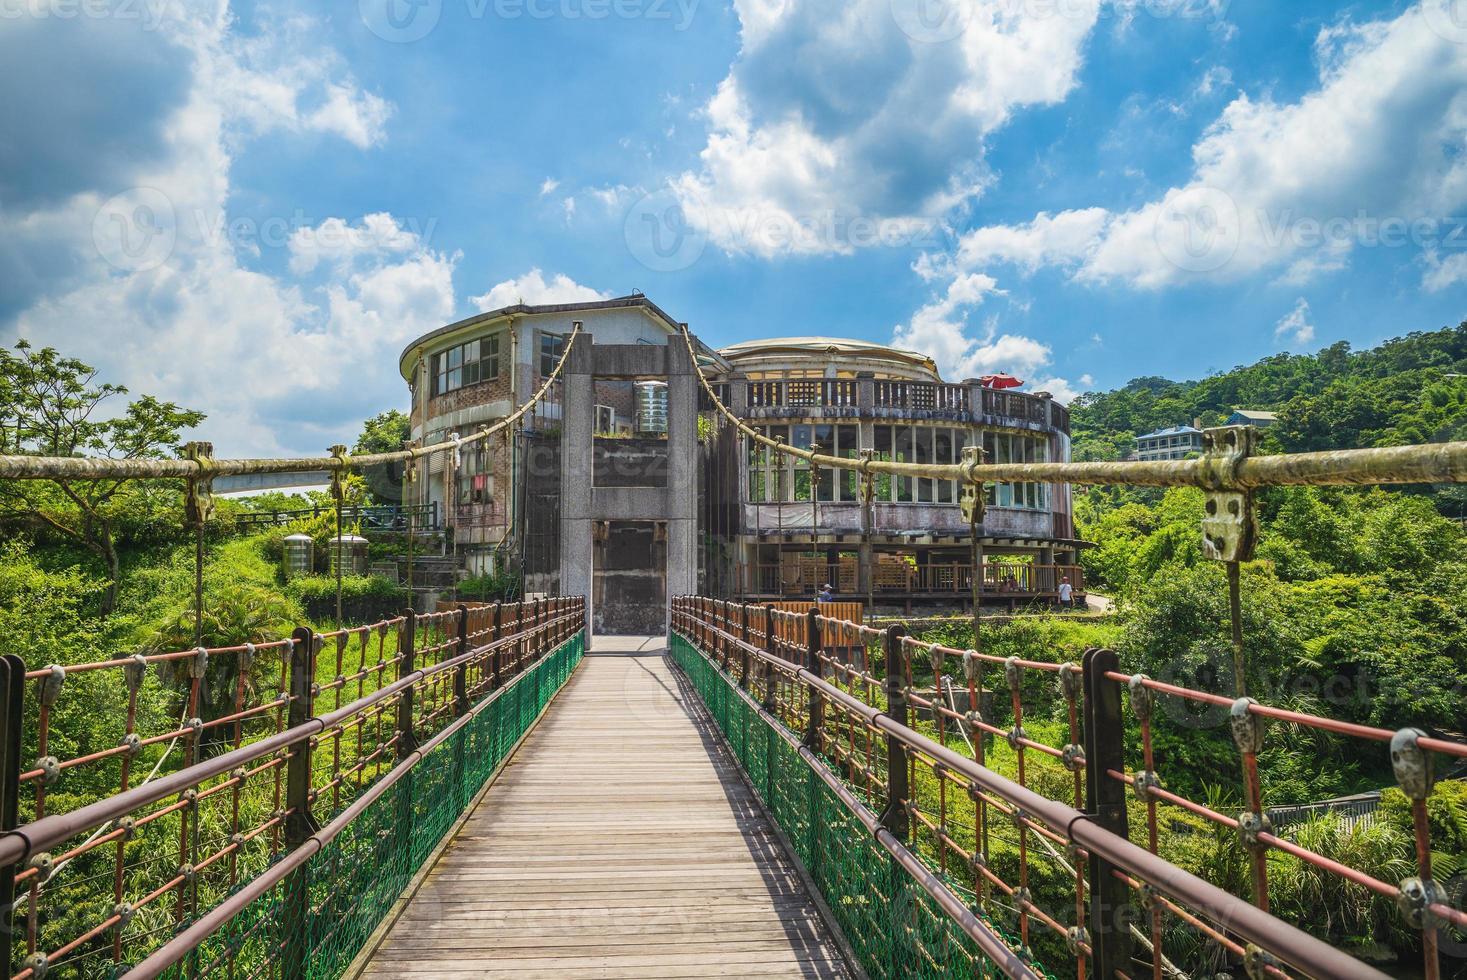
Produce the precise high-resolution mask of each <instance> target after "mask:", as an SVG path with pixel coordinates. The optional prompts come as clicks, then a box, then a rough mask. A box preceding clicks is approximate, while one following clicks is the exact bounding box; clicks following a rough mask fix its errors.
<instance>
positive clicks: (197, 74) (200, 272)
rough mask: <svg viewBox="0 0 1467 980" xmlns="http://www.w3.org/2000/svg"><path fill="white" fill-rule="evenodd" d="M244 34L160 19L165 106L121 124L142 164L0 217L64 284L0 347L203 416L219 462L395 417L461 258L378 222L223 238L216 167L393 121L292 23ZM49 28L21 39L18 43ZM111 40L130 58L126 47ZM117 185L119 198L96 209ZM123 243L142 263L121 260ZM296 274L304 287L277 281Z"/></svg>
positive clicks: (379, 216)
mask: <svg viewBox="0 0 1467 980" xmlns="http://www.w3.org/2000/svg"><path fill="white" fill-rule="evenodd" d="M69 26H70V25H67V24H61V25H59V28H57V29H58V30H61V29H65V28H68V27H69ZM252 26H254V27H257V28H258V30H255V31H252V32H250V33H248V35H247V36H246V35H245V34H244V33H242V32H240V31H239V30H238V25H237V24H236V23H235V20H234V16H233V14H232V13H231V12H230V11H229V10H228V9H227V8H226V7H225V6H224V5H222V4H220V5H218V6H208V5H204V6H191V7H186V8H185V7H173V8H169V9H168V12H167V15H166V17H165V18H164V19H163V20H162V21H161V22H160V23H159V25H158V33H157V34H156V35H153V36H152V37H153V38H154V39H156V37H158V36H161V37H163V38H165V43H166V44H167V45H168V46H169V50H171V51H177V52H181V57H179V58H178V59H177V71H178V72H179V73H180V75H181V77H178V78H176V79H172V80H171V81H173V82H174V83H175V84H176V87H177V88H179V89H180V90H181V91H182V93H183V96H182V100H181V102H180V103H178V104H173V103H169V104H165V105H163V106H162V107H161V108H160V109H159V113H160V114H159V115H158V117H157V118H151V119H150V118H139V119H134V120H132V121H131V124H132V125H135V126H138V127H140V128H142V127H156V128H157V129H158V130H159V131H160V133H161V138H160V140H159V143H160V145H161V146H162V147H163V148H164V149H163V151H162V152H161V153H159V154H158V155H157V156H156V157H155V158H152V159H149V160H147V161H145V162H142V163H137V162H135V161H133V160H131V159H127V158H120V159H116V160H114V161H113V163H112V165H111V167H110V169H109V170H108V171H107V173H106V174H105V178H106V183H103V184H100V185H99V186H96V187H90V188H87V189H83V190H79V191H76V192H74V193H71V194H70V196H68V197H67V198H66V199H64V200H63V201H61V202H59V203H56V202H51V203H41V204H38V205H35V206H33V207H32V208H31V209H29V210H25V211H22V210H20V209H18V208H16V207H14V206H13V205H12V206H11V207H8V208H7V209H6V210H5V211H4V212H0V239H4V240H6V241H7V242H8V243H10V244H11V245H13V246H14V247H17V248H19V249H21V250H22V253H23V254H24V252H26V251H32V252H35V253H37V254H47V255H60V256H65V257H66V262H67V270H68V271H67V275H66V276H65V277H64V278H57V279H53V280H50V281H47V282H45V283H44V284H43V285H42V289H41V290H40V292H39V294H38V298H35V299H34V300H33V301H31V302H29V303H28V304H27V305H26V306H25V307H24V308H23V309H22V310H21V311H20V312H19V313H18V314H16V316H15V318H14V320H13V322H12V323H10V324H8V325H7V326H6V328H5V332H6V333H7V334H10V335H12V336H25V337H27V338H29V339H31V340H33V341H35V342H37V343H43V344H50V345H53V346H56V347H58V348H60V349H62V350H64V351H65V352H67V353H69V354H73V355H75V356H78V357H81V358H83V359H84V360H87V361H90V362H92V363H95V364H96V365H97V366H98V367H99V368H100V369H101V370H102V372H103V375H104V377H106V378H108V379H109V380H116V381H119V382H122V383H125V384H127V385H128V386H129V387H131V388H132V389H133V390H134V391H139V392H152V393H157V394H160V395H163V396H165V397H167V398H169V399H172V400H175V401H178V402H179V403H181V404H183V405H186V406H188V407H191V408H198V409H201V410H203V411H205V412H207V413H208V415H209V418H208V420H207V421H206V422H205V423H204V425H203V426H202V427H201V429H200V431H199V437H201V438H206V439H211V440H213V441H214V442H215V443H216V446H217V448H218V451H219V452H221V453H222V454H225V455H253V454H279V453H291V454H295V453H312V454H315V453H321V452H324V450H325V448H326V447H327V446H329V445H330V444H331V443H333V442H336V441H342V440H344V439H345V440H349V438H350V437H351V435H352V433H353V432H354V431H355V429H356V428H357V426H358V425H359V424H360V420H361V419H362V418H363V417H365V416H366V415H367V414H369V413H372V412H376V411H380V410H381V408H382V406H383V405H384V404H394V403H400V402H401V401H403V400H405V399H404V394H405V393H404V391H403V387H402V382H401V379H400V378H397V377H396V371H395V357H394V356H393V355H395V354H396V352H397V350H398V349H400V347H401V345H402V344H403V343H405V342H406V341H407V340H409V339H411V338H412V337H413V336H416V335H418V334H420V333H422V332H424V331H426V330H428V329H430V328H432V327H434V326H437V325H440V324H442V323H443V322H445V321H446V320H449V319H452V318H453V314H454V309H455V305H456V304H455V299H454V293H453V288H452V276H453V272H454V269H455V267H456V265H457V263H458V261H459V256H458V255H456V254H454V255H447V254H443V253H440V252H436V251H434V250H433V249H432V248H431V247H430V246H429V244H428V242H427V232H426V230H424V229H419V228H415V227H414V226H413V225H412V223H410V222H404V221H400V220H398V219H396V218H394V217H393V216H392V215H390V214H387V213H375V214H369V215H366V216H364V217H362V218H360V219H358V220H356V221H350V220H347V219H345V218H340V217H328V218H325V219H324V220H321V221H319V222H317V223H316V224H314V225H310V226H304V225H300V224H299V220H298V218H297V217H296V216H294V215H293V216H291V217H286V216H284V215H281V216H278V217H276V218H270V219H266V222H267V223H277V224H278V229H277V231H276V232H275V235H276V236H277V237H276V238H275V239H274V240H271V235H270V229H269V228H268V227H267V225H266V224H264V223H262V225H261V226H259V227H256V228H254V229H253V233H252V234H250V235H248V236H247V237H241V236H240V234H239V232H238V231H237V226H236V222H235V221H233V220H226V219H225V216H228V215H230V214H231V211H230V194H231V179H230V175H231V169H232V165H233V155H234V154H235V153H237V152H239V151H240V150H241V149H242V148H243V146H244V144H245V142H246V141H247V140H248V139H250V138H251V137H253V136H257V135H259V134H262V133H270V134H271V137H272V138H273V139H282V138H286V137H288V136H289V135H291V134H308V133H309V134H320V135H324V136H328V137H331V138H340V139H342V140H345V141H346V142H348V143H350V144H352V145H354V146H358V147H364V146H368V145H372V144H375V143H377V142H380V140H381V139H382V138H384V129H383V123H384V122H385V120H386V118H387V116H388V113H389V111H390V107H389V106H388V105H387V103H386V102H384V101H383V100H381V99H380V98H378V97H376V96H374V95H371V94H369V93H365V92H363V91H362V90H361V89H360V88H359V87H357V86H356V84H355V83H354V82H353V81H352V80H351V77H350V75H349V73H348V72H346V71H345V70H344V69H343V67H342V65H341V61H340V58H339V56H337V55H336V54H335V53H334V52H332V51H330V50H329V49H327V48H323V47H321V46H320V45H319V43H318V41H317V40H316V37H315V34H313V33H312V32H311V30H310V29H309V22H307V21H304V20H302V19H291V20H286V21H279V22H270V21H267V22H264V23H260V24H257V25H252ZM49 29H51V25H49V24H42V25H40V26H38V27H36V28H35V31H36V32H37V36H36V37H35V38H34V40H36V41H37V42H38V43H39V42H40V41H44V40H46V39H47V38H48V37H52V36H51V35H48V34H46V33H45V32H46V31H47V30H49ZM60 38H61V39H62V40H64V38H65V35H60ZM53 39H54V38H53ZM113 42H114V43H115V44H120V45H126V44H129V43H142V41H141V39H140V38H133V37H131V36H129V35H127V34H126V33H119V34H117V35H116V36H114V37H113ZM150 43H155V40H154V41H151V42H150ZM57 138H75V134H74V133H62V134H60V135H59V136H58V137H57ZM118 186H122V187H128V186H131V187H132V190H130V191H127V192H126V193H124V194H123V195H121V196H119V197H117V198H112V199H111V200H108V198H109V196H110V195H111V194H112V192H113V189H115V188H116V187H118ZM104 187H105V188H107V189H106V190H104V189H103V188H104ZM139 201H142V202H144V203H146V204H147V205H148V209H147V211H146V215H145V216H144V215H142V213H141V212H139V210H138V209H137V207H136V206H135V205H136V204H137V202H139ZM7 203H9V202H7ZM143 217H145V218H146V220H145V221H143V220H142V218H143ZM292 225H297V227H295V228H294V231H293V232H292V231H290V228H291V226H292ZM429 230H430V229H429ZM124 236H126V237H124ZM137 244H141V245H142V246H144V248H143V250H142V252H141V253H136V252H133V251H129V248H128V246H130V245H137ZM262 247H279V248H284V249H287V250H288V252H289V255H290V262H289V265H290V273H291V275H289V276H286V275H279V276H277V275H271V274H267V273H264V272H259V271H255V270H253V269H250V268H247V267H246V266H245V265H244V264H243V262H242V261H241V260H242V258H244V257H246V256H249V255H256V254H259V251H260V249H261V248H262ZM306 273H316V274H317V276H319V279H316V280H315V281H313V282H312V283H307V282H303V281H301V280H299V279H297V278H294V277H295V276H300V275H303V274H306ZM343 379H350V383H349V384H343V383H342V380H343Z"/></svg>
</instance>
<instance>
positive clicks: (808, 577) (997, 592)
mask: <svg viewBox="0 0 1467 980" xmlns="http://www.w3.org/2000/svg"><path fill="white" fill-rule="evenodd" d="M740 574H741V577H742V579H743V592H744V594H746V595H757V596H803V597H813V596H814V595H815V594H816V593H817V592H819V591H820V589H821V587H822V586H823V585H824V584H825V583H827V582H829V583H831V584H832V585H834V586H835V587H836V592H837V593H838V594H841V595H855V594H857V593H858V592H859V591H860V585H859V584H858V582H857V570H856V566H855V565H854V564H853V563H851V562H843V563H842V564H840V565H839V566H837V567H836V568H835V570H834V571H833V572H832V570H831V568H830V566H829V565H827V564H825V563H824V562H821V561H818V560H814V559H810V560H803V561H799V562H784V563H777V562H762V563H759V564H754V565H744V566H742V567H741V570H740ZM1065 578H1068V579H1069V580H1070V585H1071V586H1072V587H1073V588H1074V590H1075V593H1076V594H1082V593H1084V591H1085V572H1084V569H1082V568H1081V567H1080V566H1079V565H1037V564H1018V563H1009V562H987V561H986V562H984V563H983V594H984V595H985V596H993V597H996V598H1001V599H1008V598H1025V597H1048V596H1056V595H1058V594H1059V587H1060V582H1061V580H1062V579H1065ZM871 591H872V593H873V594H874V595H877V596H881V595H901V596H926V597H933V598H939V597H943V596H950V597H952V598H954V599H962V598H966V597H968V596H970V595H971V594H972V591H973V566H972V564H971V563H969V562H950V563H943V564H932V565H911V564H908V563H906V562H896V561H884V562H877V563H876V564H875V565H874V566H872V569H871Z"/></svg>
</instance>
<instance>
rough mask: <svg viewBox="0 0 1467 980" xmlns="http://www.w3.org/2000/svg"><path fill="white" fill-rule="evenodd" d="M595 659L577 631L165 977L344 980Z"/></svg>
mask: <svg viewBox="0 0 1467 980" xmlns="http://www.w3.org/2000/svg"><path fill="white" fill-rule="evenodd" d="M584 651H585V640H584V636H583V635H582V634H579V633H578V634H576V635H575V636H574V637H572V638H571V639H569V640H567V641H566V642H565V643H563V644H561V646H560V647H558V648H557V649H556V650H555V651H554V652H553V653H551V654H550V655H549V656H547V657H545V658H544V659H543V660H541V661H539V662H538V663H537V664H536V665H535V666H534V667H532V668H530V669H529V670H527V671H526V672H525V673H523V674H520V675H519V676H517V677H515V678H514V679H513V680H512V681H510V683H509V684H508V685H507V686H506V687H505V688H504V693H503V694H501V695H500V696H499V697H498V698H497V699H496V700H495V701H494V702H493V703H492V704H490V705H489V706H488V707H487V708H485V709H484V710H483V711H481V712H479V714H478V715H476V716H475V717H474V718H473V720H471V721H470V722H469V723H468V724H467V725H465V726H464V727H463V728H462V729H460V730H459V731H458V732H456V733H455V734H454V735H453V736H451V737H450V738H449V739H448V740H447V741H445V742H444V743H443V744H441V745H439V746H437V747H436V748H435V749H434V750H433V751H432V752H430V753H428V755H427V756H425V757H424V758H422V759H421V760H419V762H418V764H417V765H415V766H414V767H413V768H412V769H411V770H410V771H409V772H408V773H407V775H406V776H405V777H404V778H402V779H400V780H399V781H398V782H397V783H395V784H394V785H392V786H391V787H389V788H388V789H387V791H386V792H384V793H383V794H382V796H380V797H379V798H378V799H376V800H374V801H373V802H372V804H371V805H369V806H368V807H367V808H366V809H365V810H364V811H363V812H362V813H361V814H360V815H359V816H358V817H357V818H356V819H355V820H353V821H352V823H351V824H350V825H349V826H348V827H347V828H346V829H345V830H344V831H342V833H340V834H338V835H337V836H336V837H335V838H334V839H332V840H331V841H330V842H329V843H328V844H326V846H325V847H323V848H322V849H321V850H320V851H319V852H317V853H316V854H314V855H312V857H311V858H310V860H308V861H307V862H306V863H305V864H304V865H303V866H302V867H301V868H300V869H299V870H298V871H296V872H295V873H293V874H292V875H291V876H290V877H288V878H286V879H285V881H284V882H282V883H281V884H280V886H278V887H276V888H274V889H272V890H271V891H269V892H267V893H265V894H264V895H262V896H261V897H260V898H258V899H256V900H255V901H254V902H252V903H250V905H249V906H248V907H246V908H245V909H244V910H242V911H241V912H240V914H239V915H237V916H235V917H234V918H233V919H232V920H231V921H230V923H229V925H228V926H227V927H226V928H225V929H223V930H221V931H220V932H218V933H216V934H215V935H214V936H212V937H211V938H210V939H208V940H207V941H205V942H204V943H203V944H202V945H200V946H199V948H198V949H196V950H195V951H194V952H193V954H192V955H191V956H190V957H189V958H188V959H186V960H184V961H182V962H181V963H179V964H177V965H176V966H175V967H174V968H173V969H172V970H170V971H169V972H168V973H167V974H165V976H167V977H170V978H177V980H184V978H191V977H198V976H210V975H215V974H219V975H226V974H227V975H228V976H230V977H238V978H249V977H262V978H264V977H269V978H274V977H281V978H286V980H296V978H301V980H306V978H326V980H329V978H335V977H339V976H340V975H341V974H342V973H343V972H344V971H345V970H346V968H347V966H349V965H350V964H351V962H352V960H353V959H355V958H356V956H357V954H358V953H359V952H360V951H361V950H362V948H363V946H365V944H366V942H367V940H368V938H369V937H370V936H371V935H372V932H373V931H374V930H375V929H376V928H377V926H378V925H379V924H380V923H381V922H382V920H383V918H384V916H386V914H387V913H388V911H389V910H390V909H391V908H392V905H393V903H394V902H395V901H396V900H397V898H398V896H399V895H401V894H402V891H403V889H404V888H406V887H407V885H408V884H409V882H410V881H411V880H412V878H413V876H414V875H415V874H416V873H417V872H418V869H419V868H420V867H421V866H422V865H423V863H424V861H426V860H427V858H428V856H429V855H430V854H431V853H432V852H433V849H434V848H435V847H437V846H438V844H439V842H440V841H442V839H443V837H444V835H445V834H446V833H447V832H448V830H449V828H450V827H452V826H453V824H454V821H456V820H457V819H458V818H459V816H460V815H462V814H463V812H464V810H465V809H467V807H468V805H469V803H470V802H471V801H472V800H473V798H474V796H475V795H476V794H477V793H478V792H479V790H480V789H482V788H483V787H484V784H485V783H487V782H488V781H489V779H490V777H491V776H493V775H494V773H495V772H496V771H497V770H498V769H499V767H500V766H501V765H502V764H503V763H504V761H505V758H506V757H507V756H508V754H509V752H510V750H511V749H512V748H513V747H514V745H515V743H516V742H517V741H518V740H519V738H520V736H522V735H523V734H524V733H525V732H526V731H527V730H528V729H529V727H530V725H531V724H532V723H533V722H534V720H535V718H536V717H538V716H539V714H540V712H541V710H542V709H543V708H544V707H545V706H546V705H547V704H549V702H550V699H551V698H552V697H554V696H555V694H556V692H557V691H559V690H560V688H561V686H562V685H564V684H565V682H566V680H568V679H569V678H570V675H571V671H572V670H574V669H575V666H576V665H577V664H578V663H579V662H580V660H581V657H582V655H583V653H584Z"/></svg>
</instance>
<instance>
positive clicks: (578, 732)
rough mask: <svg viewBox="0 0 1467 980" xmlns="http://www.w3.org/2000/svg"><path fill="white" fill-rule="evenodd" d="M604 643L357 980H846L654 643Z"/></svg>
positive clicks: (790, 871)
mask: <svg viewBox="0 0 1467 980" xmlns="http://www.w3.org/2000/svg"><path fill="white" fill-rule="evenodd" d="M608 639H610V640H611V641H612V642H607V641H605V640H601V641H598V642H597V644H596V649H595V650H593V651H592V652H591V653H589V654H588V655H587V657H586V662H585V664H583V665H582V667H581V669H580V670H579V671H577V673H576V675H575V676H574V677H573V678H572V679H571V681H570V683H569V684H568V685H567V687H566V689H565V690H564V691H563V692H562V693H561V694H560V696H559V697H558V698H557V699H556V701H555V703H554V704H553V705H552V706H551V708H550V709H549V711H548V712H547V714H546V716H545V717H544V718H543V719H542V720H541V722H540V725H539V726H538V727H537V728H536V730H535V731H534V732H532V733H531V734H530V736H529V738H528V739H527V740H526V741H525V743H524V745H523V746H522V747H521V749H520V751H519V752H518V753H517V754H516V756H515V757H514V758H513V759H511V760H510V762H509V764H508V766H507V767H506V769H505V771H504V772H503V773H502V774H501V776H500V777H499V781H498V782H497V783H496V785H495V786H494V788H493V789H492V790H491V791H490V792H489V793H488V794H487V795H486V796H485V797H484V798H483V799H482V800H481V801H480V802H479V804H478V805H477V806H476V807H475V808H474V810H473V812H472V813H471V814H470V815H469V817H468V819H467V820H465V821H464V823H463V826H462V827H461V828H460V830H459V832H458V834H457V835H456V836H455V837H454V839H453V840H452V841H450V842H449V844H448V845H447V846H446V847H445V848H444V849H443V852H442V854H441V856H440V857H439V859H438V862H437V863H436V864H435V865H434V867H433V868H432V869H431V870H430V871H429V872H428V874H427V876H426V878H425V879H424V881H423V883H422V885H421V887H420V888H419V889H418V891H417V894H416V895H415V896H414V897H413V899H412V901H411V902H410V903H409V904H408V906H407V908H406V909H405V910H404V912H403V914H402V916H401V917H400V918H399V919H398V921H397V922H396V924H395V925H394V926H393V927H392V929H391V930H390V931H389V932H388V934H387V937H386V939H385V940H384V941H383V943H382V945H381V946H380V947H379V948H378V949H377V951H376V952H375V954H374V955H373V956H372V958H371V961H370V962H369V963H368V964H367V966H366V969H365V971H364V972H363V974H362V976H363V977H369V978H373V980H377V978H386V977H429V976H431V977H435V978H440V977H441V978H444V980H457V978H462V980H469V978H473V980H496V978H510V977H514V978H519V980H535V978H545V980H550V978H555V980H576V978H587V980H590V978H603V980H624V978H634V977H642V978H655V980H672V978H679V977H706V976H727V977H806V978H809V977H830V978H842V980H844V978H848V977H849V973H848V972H847V969H846V967H845V965H844V964H843V963H842V961H841V959H840V954H839V952H838V951H837V948H836V945H835V943H834V942H833V941H832V939H831V937H830V936H829V935H828V933H827V932H826V930H825V926H824V924H823V923H822V921H821V919H820V917H819V915H818V914H817V913H816V910H815V907H814V904H813V903H812V902H811V901H810V898H809V896H808V895H807V894H806V893H805V892H804V890H803V887H802V885H801V883H800V879H799V877H798V875H797V874H796V872H795V869H794V868H793V867H792V866H791V865H790V863H789V860H788V858H787V857H786V855H785V853H784V852H783V851H782V850H781V849H780V847H779V845H778V843H777V842H776V840H775V837H774V834H773V833H772V830H771V828H770V827H769V826H768V824H767V823H766V821H765V819H764V817H763V814H762V811H761V810H760V808H759V807H758V806H757V804H756V802H755V801H754V800H753V798H752V796H751V794H750V792H749V790H748V787H747V786H746V785H745V783H744V782H743V780H742V779H741V778H740V776H739V774H738V772H737V770H736V769H735V767H734V766H733V764H732V763H731V762H730V761H729V760H728V759H727V758H726V757H724V756H723V755H721V754H720V753H719V752H718V751H717V749H716V748H714V746H715V744H716V739H715V737H714V735H713V733H711V732H709V731H706V730H702V729H701V728H700V723H698V722H695V720H694V719H695V717H697V716H696V715H695V714H694V713H693V712H692V711H690V710H689V706H688V705H687V704H685V702H684V700H683V698H684V696H685V695H684V694H683V692H682V689H681V688H680V687H679V684H678V680H677V678H676V677H674V676H673V673H672V669H671V667H670V666H669V665H668V663H667V662H666V660H665V659H664V657H663V652H664V651H663V649H662V647H661V644H660V643H657V644H653V643H647V642H637V641H635V640H633V641H631V642H622V643H617V642H615V640H616V638H608Z"/></svg>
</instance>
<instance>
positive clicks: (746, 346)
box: [718, 337, 937, 372]
mask: <svg viewBox="0 0 1467 980" xmlns="http://www.w3.org/2000/svg"><path fill="white" fill-rule="evenodd" d="M780 352H788V353H795V354H817V353H827V354H849V355H853V356H862V355H865V356H870V357H884V358H888V359H891V360H897V361H905V362H907V363H909V364H917V365H919V366H921V367H924V368H927V369H928V370H930V371H934V372H935V371H936V370H937V364H936V363H935V362H934V361H933V360H932V358H930V357H928V356H927V355H926V354H923V353H920V352H919V351H914V350H904V349H902V348H900V347H892V346H890V345H888V344H877V343H872V342H871V341H869V340H854V339H852V338H850V337H771V338H770V339H768V340H745V341H743V342H742V343H737V344H730V345H729V346H727V347H721V348H719V350H718V353H720V354H722V355H723V356H724V357H727V358H729V359H731V360H735V359H737V358H740V357H747V356H750V355H754V354H777V353H780Z"/></svg>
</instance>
